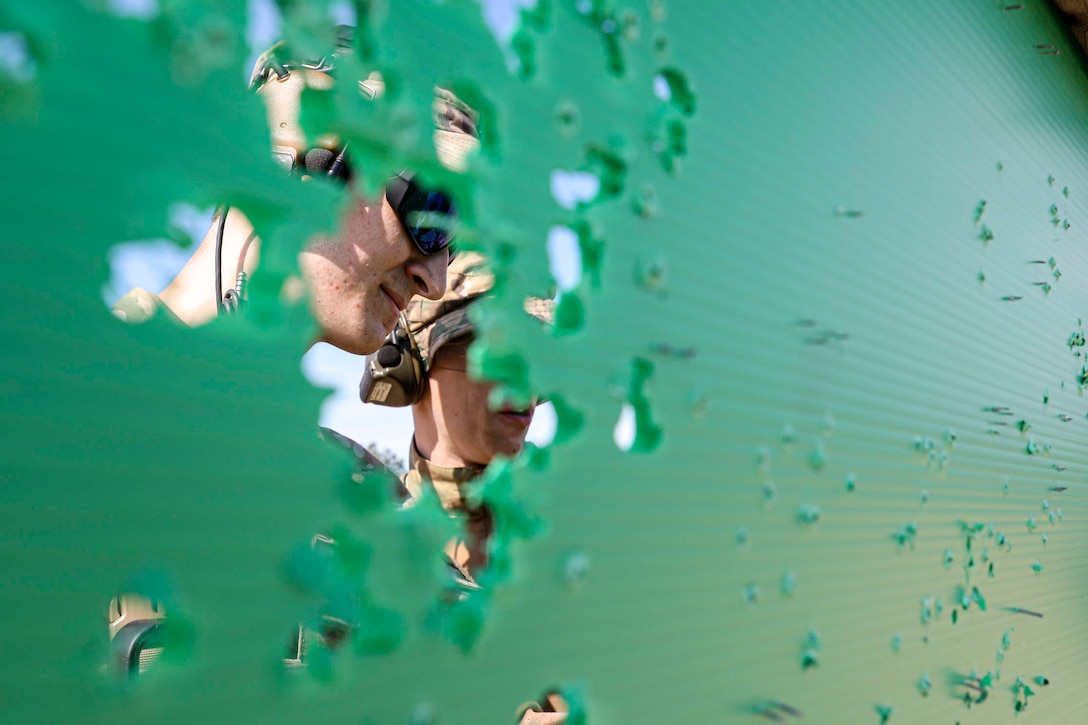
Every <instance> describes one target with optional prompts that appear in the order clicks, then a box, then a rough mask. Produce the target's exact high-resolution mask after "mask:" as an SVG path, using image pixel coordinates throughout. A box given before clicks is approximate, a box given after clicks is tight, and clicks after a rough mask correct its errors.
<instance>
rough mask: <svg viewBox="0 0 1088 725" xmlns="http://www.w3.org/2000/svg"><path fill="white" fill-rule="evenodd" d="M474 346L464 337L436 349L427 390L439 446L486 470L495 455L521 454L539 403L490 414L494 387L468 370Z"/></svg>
mask: <svg viewBox="0 0 1088 725" xmlns="http://www.w3.org/2000/svg"><path fill="white" fill-rule="evenodd" d="M470 342H471V340H470V339H467V338H460V339H458V340H453V341H450V342H447V343H446V344H445V345H443V346H442V347H440V348H439V349H438V353H437V354H436V355H435V357H434V360H432V361H431V370H430V372H429V373H428V376H427V386H428V390H427V392H428V394H429V396H430V405H431V414H432V415H433V417H434V421H435V424H436V426H437V429H438V436H439V445H440V446H444V447H445V448H446V449H447V450H448V452H450V453H452V454H454V455H455V456H456V457H458V458H460V459H461V460H462V461H464V462H465V463H466V464H477V465H484V466H486V465H488V464H489V463H491V460H492V459H493V458H494V457H495V456H497V455H503V456H507V457H511V458H512V457H514V456H516V455H517V454H518V453H520V452H521V449H522V448H523V447H524V445H525V434H526V433H527V432H528V431H529V424H530V423H531V422H532V421H533V410H534V409H535V407H536V402H535V401H534V402H533V403H532V404H531V405H530V406H529V407H528V408H524V409H515V408H513V407H511V406H504V407H502V408H500V409H498V410H490V409H489V408H488V405H487V401H488V395H489V394H490V393H491V389H492V387H493V386H492V384H491V383H485V382H481V381H479V380H475V379H473V378H472V377H470V376H469V374H468V372H466V370H467V363H466V352H467V349H468V345H469V344H470Z"/></svg>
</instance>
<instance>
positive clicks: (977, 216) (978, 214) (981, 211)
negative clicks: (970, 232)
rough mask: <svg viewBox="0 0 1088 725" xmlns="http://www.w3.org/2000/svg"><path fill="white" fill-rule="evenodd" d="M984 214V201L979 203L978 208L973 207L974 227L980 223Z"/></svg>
mask: <svg viewBox="0 0 1088 725" xmlns="http://www.w3.org/2000/svg"><path fill="white" fill-rule="evenodd" d="M985 213H986V200H985V199H982V200H981V201H979V203H978V206H976V207H975V226H976V227H977V226H978V225H979V222H981V221H982V215H983V214H985Z"/></svg>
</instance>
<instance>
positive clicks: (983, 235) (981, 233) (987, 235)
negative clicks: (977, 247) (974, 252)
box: [978, 224, 994, 244]
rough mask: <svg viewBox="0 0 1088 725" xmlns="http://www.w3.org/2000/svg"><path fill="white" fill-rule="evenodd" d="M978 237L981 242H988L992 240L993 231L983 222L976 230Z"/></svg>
mask: <svg viewBox="0 0 1088 725" xmlns="http://www.w3.org/2000/svg"><path fill="white" fill-rule="evenodd" d="M978 238H979V239H981V240H982V243H983V244H989V243H990V242H992V241H993V240H994V233H993V232H992V231H990V227H988V226H986V225H985V224H983V225H982V227H981V228H980V229H979V230H978Z"/></svg>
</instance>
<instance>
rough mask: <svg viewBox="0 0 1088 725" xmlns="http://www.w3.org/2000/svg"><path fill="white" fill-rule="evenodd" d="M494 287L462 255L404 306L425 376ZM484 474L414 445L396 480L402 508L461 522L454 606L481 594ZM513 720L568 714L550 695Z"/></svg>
mask: <svg viewBox="0 0 1088 725" xmlns="http://www.w3.org/2000/svg"><path fill="white" fill-rule="evenodd" d="M494 283H495V279H494V276H493V275H492V274H491V273H490V272H489V271H488V270H487V269H486V266H485V264H484V260H483V258H482V257H480V256H479V255H477V254H472V253H461V254H458V256H457V257H456V258H455V260H454V261H453V262H451V264H450V269H449V273H448V275H447V291H446V294H445V296H443V297H442V299H440V300H438V301H431V300H425V299H419V298H417V299H415V300H413V301H412V302H411V303H410V304H409V305H408V309H407V310H405V322H406V323H407V327H408V331H409V333H411V335H412V337H413V338H414V339H415V342H416V345H417V346H418V348H419V353H420V358H421V360H422V362H423V368H424V370H425V371H428V370H430V367H431V361H432V360H433V359H434V357H435V354H436V353H437V352H438V350H439V349H440V348H441V347H442V345H444V344H446V343H447V342H450V341H452V340H456V339H459V338H464V337H466V336H468V335H471V334H472V333H473V324H472V319H471V314H470V312H471V310H470V308H471V306H472V303H473V302H474V301H475V300H476V299H477V298H478V297H480V296H481V295H483V294H485V293H486V292H487V291H489V290H490V289H491V288H492V287H493V286H494ZM553 308H554V304H553V303H552V302H551V300H540V299H530V300H527V301H526V303H525V310H526V312H528V313H529V314H530V315H532V316H533V317H536V318H537V319H539V320H541V321H543V322H550V321H551V318H552V314H553ZM483 472H484V466H464V467H460V468H447V467H443V466H436V465H434V464H433V463H431V462H430V461H428V460H427V459H426V458H424V457H423V456H422V455H421V454H420V452H419V449H418V448H417V447H416V444H415V441H414V440H413V441H412V447H411V451H410V452H409V455H408V472H407V473H405V474H404V475H403V476H402V477H401V482H402V484H403V486H404V496H405V501H404V504H403V508H405V509H407V508H411V507H412V506H415V505H416V504H417V503H418V502H419V500H420V499H421V498H422V496H423V495H424V490H425V489H426V488H430V489H431V491H432V492H433V493H434V494H435V496H436V498H437V499H438V502H439V504H440V505H441V506H442V508H443V510H444V511H446V512H447V513H449V514H450V515H451V516H460V517H463V521H464V524H463V528H462V531H461V533H460V535H458V536H456V537H454V538H452V539H450V540H449V541H448V542H446V545H445V547H444V553H445V556H446V563H447V565H448V567H449V570H450V576H451V578H452V580H453V584H454V586H452V587H451V588H450V590H449V592H448V594H447V596H449V597H451V599H453V600H456V599H457V598H459V597H465V596H467V595H469V593H470V592H471V591H472V590H475V589H479V588H480V585H479V584H478V583H477V579H478V577H479V574H480V572H482V571H483V570H484V569H485V568H486V567H487V564H488V550H487V549H488V541H489V539H490V538H491V535H492V533H493V531H494V525H495V520H494V516H493V515H492V513H491V510H490V509H489V508H488V507H487V506H484V505H479V504H473V503H472V502H471V501H470V500H469V498H468V496H467V495H466V494H467V488H468V486H469V484H471V483H472V482H473V481H475V480H477V479H478V478H479V477H480V476H481V475H482V474H483ZM541 703H542V704H541ZM556 710H559V712H556ZM517 716H518V718H519V722H520V724H521V725H559V724H560V723H565V722H566V717H567V713H566V707H565V704H564V703H563V702H562V700H561V699H559V698H557V697H555V696H553V695H551V694H550V693H549V694H547V695H545V696H544V697H542V698H541V702H540V703H538V702H527V703H524V704H523V705H521V707H519V708H518V709H517Z"/></svg>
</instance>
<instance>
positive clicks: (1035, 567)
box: [1031, 559, 1043, 574]
mask: <svg viewBox="0 0 1088 725" xmlns="http://www.w3.org/2000/svg"><path fill="white" fill-rule="evenodd" d="M1031 570H1032V571H1033V572H1035V573H1036V574H1038V573H1039V572H1041V571H1042V570H1043V565H1042V564H1040V563H1039V560H1038V559H1036V560H1035V563H1034V564H1032V565H1031Z"/></svg>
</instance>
